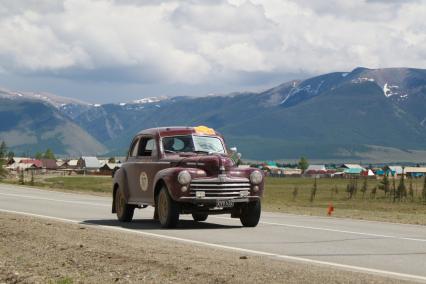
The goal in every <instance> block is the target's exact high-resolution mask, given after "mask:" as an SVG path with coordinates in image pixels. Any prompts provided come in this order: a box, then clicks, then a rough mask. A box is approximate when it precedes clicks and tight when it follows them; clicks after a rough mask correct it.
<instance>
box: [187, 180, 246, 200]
mask: <svg viewBox="0 0 426 284" xmlns="http://www.w3.org/2000/svg"><path fill="white" fill-rule="evenodd" d="M189 188H190V192H189V194H190V196H191V197H195V196H196V192H197V191H204V193H205V197H206V198H238V197H242V195H241V192H247V191H250V182H249V180H248V179H246V178H238V179H235V178H228V177H219V178H213V179H196V180H193V181H192V182H191V183H190V186H189Z"/></svg>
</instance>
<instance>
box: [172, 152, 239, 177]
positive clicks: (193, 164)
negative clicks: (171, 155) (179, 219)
mask: <svg viewBox="0 0 426 284" xmlns="http://www.w3.org/2000/svg"><path fill="white" fill-rule="evenodd" d="M172 162H174V163H176V164H175V165H176V166H178V167H185V168H198V169H202V170H204V171H205V172H206V173H207V175H208V176H212V175H218V174H220V173H225V172H228V171H230V170H231V168H233V167H235V163H234V161H233V160H232V159H231V158H229V157H226V156H222V155H219V154H212V155H194V156H189V157H181V156H179V158H178V157H176V158H175V159H173V160H172Z"/></svg>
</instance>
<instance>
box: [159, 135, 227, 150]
mask: <svg viewBox="0 0 426 284" xmlns="http://www.w3.org/2000/svg"><path fill="white" fill-rule="evenodd" d="M174 137H187V138H189V137H191V142H192V149H190V150H189V149H188V150H186V151H182V150H183V149H181V150H170V149H166V147H165V145H164V138H174ZM194 137H197V138H198V137H199V138H211V139H215V140H218V141H219V142H220V145H221V147H222V149H221V150H220V151H209V150H208V149H196V144H198V146H200V143H195V139H194ZM160 142H161V143H160V145H161V151H162V152H163V153H164V154H179V153H206V154H223V155H226V153H227V152H226V147H225V144H224V142H223V140H222V139H221V138H220V137H219V136H211V135H198V134H184V135H170V136H161V139H160Z"/></svg>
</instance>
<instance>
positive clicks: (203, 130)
mask: <svg viewBox="0 0 426 284" xmlns="http://www.w3.org/2000/svg"><path fill="white" fill-rule="evenodd" d="M194 130H195V132H196V133H197V134H206V135H215V134H216V132H215V131H214V129H213V128H210V127H207V126H204V125H200V126H196V127H194Z"/></svg>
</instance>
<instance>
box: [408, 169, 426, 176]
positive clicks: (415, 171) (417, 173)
mask: <svg viewBox="0 0 426 284" xmlns="http://www.w3.org/2000/svg"><path fill="white" fill-rule="evenodd" d="M404 174H405V175H406V176H407V177H414V178H417V177H423V176H426V167H405V168H404Z"/></svg>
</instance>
